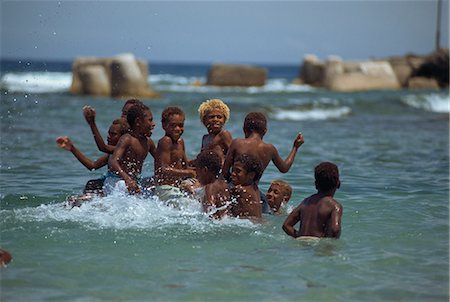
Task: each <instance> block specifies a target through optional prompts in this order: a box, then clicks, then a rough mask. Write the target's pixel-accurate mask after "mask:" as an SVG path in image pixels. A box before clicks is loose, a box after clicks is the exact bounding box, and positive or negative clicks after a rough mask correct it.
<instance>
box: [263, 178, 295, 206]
mask: <svg viewBox="0 0 450 302" xmlns="http://www.w3.org/2000/svg"><path fill="white" fill-rule="evenodd" d="M291 195H292V187H291V185H289V184H288V183H287V182H286V181H284V180H274V181H272V183H271V184H270V187H269V190H268V191H267V194H266V197H267V200H268V202H269V204H270V207H271V208H272V209H275V210H278V209H279V208H280V206H281V205H282V204H286V203H288V202H289V199H291Z"/></svg>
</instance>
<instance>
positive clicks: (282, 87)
mask: <svg viewBox="0 0 450 302" xmlns="http://www.w3.org/2000/svg"><path fill="white" fill-rule="evenodd" d="M148 82H149V83H150V86H151V87H152V88H153V89H154V90H156V91H174V92H200V93H211V92H212V93H215V92H242V93H248V94H255V93H266V92H288V93H289V92H305V91H312V90H314V88H312V87H311V86H308V85H296V84H292V83H289V82H288V81H287V80H286V79H269V80H267V82H266V85H264V86H262V87H219V86H206V85H204V83H206V78H205V77H190V76H180V75H173V74H151V75H149V77H148ZM71 83H72V73H71V72H22V73H21V72H10V73H6V74H4V75H3V76H2V77H1V78H0V88H2V89H5V90H7V91H9V92H24V93H55V92H66V91H69V89H70V85H71Z"/></svg>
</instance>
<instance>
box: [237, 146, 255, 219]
mask: <svg viewBox="0 0 450 302" xmlns="http://www.w3.org/2000/svg"><path fill="white" fill-rule="evenodd" d="M262 171H263V170H262V165H261V163H260V161H259V160H258V158H257V157H256V156H253V155H250V154H240V155H239V156H238V157H236V160H235V161H234V164H233V172H232V173H231V181H232V183H233V185H234V187H233V188H232V189H231V194H232V197H233V198H235V199H236V203H235V204H232V205H231V214H232V215H233V216H236V217H239V218H261V213H262V208H261V202H260V200H261V197H260V193H259V189H258V181H259V179H260V177H261V175H262Z"/></svg>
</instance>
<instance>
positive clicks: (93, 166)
mask: <svg viewBox="0 0 450 302" xmlns="http://www.w3.org/2000/svg"><path fill="white" fill-rule="evenodd" d="M56 143H57V144H58V146H59V147H60V148H63V149H65V150H67V151H70V152H72V154H73V155H74V156H75V157H76V158H77V159H78V161H79V162H80V163H82V164H83V166H85V167H86V168H87V169H89V170H91V171H92V170H97V169H99V168H101V167H104V166H106V165H107V164H108V157H109V156H108V155H103V156H101V157H100V158H98V159H97V160H96V161H92V160H91V159H90V158H88V157H87V156H85V155H84V154H83V153H81V151H80V150H78V149H77V148H76V147H75V145H74V144H73V143H72V141H71V140H70V138H68V137H67V136H60V137H58V138H57V139H56Z"/></svg>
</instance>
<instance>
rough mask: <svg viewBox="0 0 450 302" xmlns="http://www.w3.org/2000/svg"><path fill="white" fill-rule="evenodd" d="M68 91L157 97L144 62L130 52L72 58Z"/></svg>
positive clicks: (87, 93)
mask: <svg viewBox="0 0 450 302" xmlns="http://www.w3.org/2000/svg"><path fill="white" fill-rule="evenodd" d="M70 92H71V93H73V94H82V95H104V96H113V97H117V98H130V97H144V98H155V97H159V94H158V93H156V92H154V91H152V90H151V88H150V85H149V84H148V67H147V63H146V62H144V61H141V60H137V59H136V58H135V57H134V55H132V54H123V55H118V56H115V57H112V58H94V57H82V58H77V59H75V60H74V62H73V63H72V85H71V87H70Z"/></svg>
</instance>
